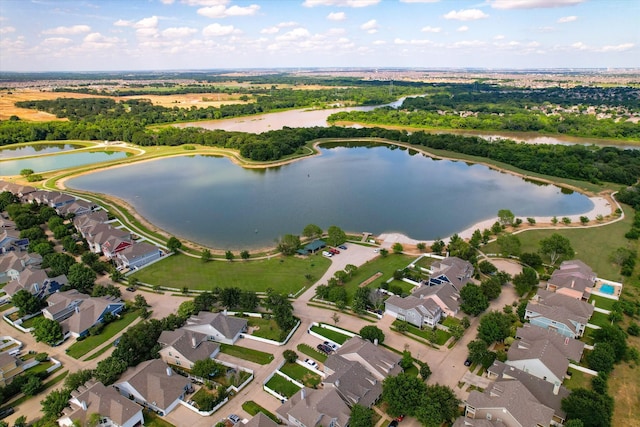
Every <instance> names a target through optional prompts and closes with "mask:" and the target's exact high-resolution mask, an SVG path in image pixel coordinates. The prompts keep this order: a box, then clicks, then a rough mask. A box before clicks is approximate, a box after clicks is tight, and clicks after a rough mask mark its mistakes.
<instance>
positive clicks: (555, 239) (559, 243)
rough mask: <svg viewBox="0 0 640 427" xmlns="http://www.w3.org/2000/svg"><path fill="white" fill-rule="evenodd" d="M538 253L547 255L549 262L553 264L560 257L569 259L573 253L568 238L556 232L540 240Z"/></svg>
mask: <svg viewBox="0 0 640 427" xmlns="http://www.w3.org/2000/svg"><path fill="white" fill-rule="evenodd" d="M540 253H542V254H543V255H546V256H548V257H549V259H550V260H551V264H555V263H556V262H557V261H558V260H560V259H571V258H573V256H574V255H575V252H574V250H573V247H571V242H570V241H569V239H567V238H566V237H564V236H561V235H560V234H558V233H553V234H552V235H551V236H549V237H547V238H546V239H542V240H540Z"/></svg>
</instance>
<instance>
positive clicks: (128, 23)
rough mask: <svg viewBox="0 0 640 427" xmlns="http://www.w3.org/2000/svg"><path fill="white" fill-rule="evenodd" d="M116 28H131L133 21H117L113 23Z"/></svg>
mask: <svg viewBox="0 0 640 427" xmlns="http://www.w3.org/2000/svg"><path fill="white" fill-rule="evenodd" d="M113 25H115V26H116V27H131V26H132V25H133V21H125V20H124V19H118V20H117V21H116V22H114V23H113Z"/></svg>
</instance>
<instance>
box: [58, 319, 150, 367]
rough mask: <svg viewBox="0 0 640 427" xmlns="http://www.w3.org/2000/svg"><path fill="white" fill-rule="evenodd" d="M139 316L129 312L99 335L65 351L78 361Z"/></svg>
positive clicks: (78, 342)
mask: <svg viewBox="0 0 640 427" xmlns="http://www.w3.org/2000/svg"><path fill="white" fill-rule="evenodd" d="M139 315H140V312H139V311H131V312H129V313H126V314H124V315H123V316H122V317H121V318H120V319H118V320H116V321H115V322H111V323H109V324H108V325H107V326H105V327H104V329H103V330H102V332H101V333H100V334H99V335H94V336H90V337H87V338H85V339H84V340H82V341H77V342H76V343H74V344H72V345H71V346H70V347H69V349H68V350H67V354H68V355H69V356H71V357H73V358H74V359H78V358H80V357H82V356H84V355H85V354H87V353H88V352H90V351H91V350H93V349H95V348H98V347H99V346H101V345H102V344H103V343H104V342H106V341H108V340H110V339H111V338H113V337H114V336H115V335H116V334H118V333H119V332H120V331H122V330H123V329H124V328H126V327H127V326H129V325H130V324H131V323H132V322H133V321H134V320H136V319H137V318H138V316H139Z"/></svg>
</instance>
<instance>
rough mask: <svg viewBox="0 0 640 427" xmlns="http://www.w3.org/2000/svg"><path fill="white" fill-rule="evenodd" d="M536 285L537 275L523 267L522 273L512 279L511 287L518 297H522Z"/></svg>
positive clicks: (528, 268)
mask: <svg viewBox="0 0 640 427" xmlns="http://www.w3.org/2000/svg"><path fill="white" fill-rule="evenodd" d="M537 284H538V274H537V273H536V271H535V270H534V269H533V268H531V267H524V268H523V269H522V272H521V273H519V274H516V275H515V276H514V277H513V286H514V287H515V289H516V292H517V293H518V296H523V295H524V294H526V293H528V292H529V291H531V289H533V287H534V286H536V285H537Z"/></svg>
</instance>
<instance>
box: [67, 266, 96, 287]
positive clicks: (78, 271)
mask: <svg viewBox="0 0 640 427" xmlns="http://www.w3.org/2000/svg"><path fill="white" fill-rule="evenodd" d="M67 278H68V279H69V286H70V287H72V288H74V289H77V290H78V291H80V292H82V293H84V294H88V293H90V292H91V290H92V289H93V285H94V284H95V282H96V273H95V272H94V271H93V270H92V269H91V268H89V267H87V266H86V265H84V264H74V265H72V266H71V267H69V274H68V275H67Z"/></svg>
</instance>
